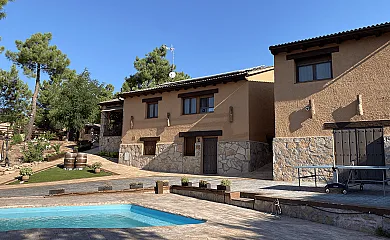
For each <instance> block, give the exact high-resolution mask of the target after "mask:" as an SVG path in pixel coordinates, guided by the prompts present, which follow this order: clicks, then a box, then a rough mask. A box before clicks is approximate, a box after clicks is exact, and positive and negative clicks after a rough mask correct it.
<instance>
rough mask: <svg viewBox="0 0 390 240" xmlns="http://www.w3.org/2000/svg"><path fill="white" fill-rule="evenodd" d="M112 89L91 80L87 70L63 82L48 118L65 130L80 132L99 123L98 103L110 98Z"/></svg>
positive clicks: (109, 86)
mask: <svg viewBox="0 0 390 240" xmlns="http://www.w3.org/2000/svg"><path fill="white" fill-rule="evenodd" d="M113 90H114V87H113V86H112V85H111V84H108V85H105V84H102V83H99V82H98V81H97V80H93V79H91V76H90V73H89V71H88V70H84V71H83V72H82V73H81V74H79V75H77V76H75V77H72V78H69V79H67V80H66V81H63V83H62V84H61V88H60V93H59V94H58V95H57V96H56V97H55V98H54V100H53V101H52V103H51V105H50V110H49V118H50V119H52V120H53V121H55V122H56V123H58V124H60V125H61V126H62V127H65V128H66V129H67V130H81V129H82V128H83V127H84V126H85V124H86V123H93V122H99V121H100V108H99V106H98V103H99V102H101V101H105V100H108V99H111V98H112V95H113V93H112V92H113Z"/></svg>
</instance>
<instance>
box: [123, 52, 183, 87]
mask: <svg viewBox="0 0 390 240" xmlns="http://www.w3.org/2000/svg"><path fill="white" fill-rule="evenodd" d="M166 55H167V49H166V47H165V46H164V45H162V46H161V47H159V48H155V49H154V50H153V51H152V52H150V53H147V54H146V55H145V57H144V58H139V57H136V58H135V61H134V68H135V69H136V70H137V72H136V73H135V74H133V75H130V76H129V77H126V78H125V82H124V83H123V85H122V90H121V91H122V92H128V91H133V90H136V89H145V88H150V87H154V86H156V85H159V84H162V83H165V82H172V81H179V80H184V79H188V78H190V76H189V75H187V74H185V73H184V72H177V73H176V77H175V78H174V79H171V78H170V77H169V72H171V71H174V70H175V69H176V66H175V65H173V64H170V63H169V61H168V59H166Z"/></svg>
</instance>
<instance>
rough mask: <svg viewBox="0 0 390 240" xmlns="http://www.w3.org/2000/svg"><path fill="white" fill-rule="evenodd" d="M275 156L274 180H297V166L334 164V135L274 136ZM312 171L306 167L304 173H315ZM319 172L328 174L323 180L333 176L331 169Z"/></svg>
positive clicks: (319, 172)
mask: <svg viewBox="0 0 390 240" xmlns="http://www.w3.org/2000/svg"><path fill="white" fill-rule="evenodd" d="M273 158H274V159H273V177H274V180H281V181H293V180H296V179H297V170H296V169H294V167H295V166H302V165H332V164H333V162H334V150H333V137H303V138H274V140H273ZM312 171H314V170H311V169H304V170H303V171H302V174H305V175H308V174H314V172H312ZM317 174H320V175H326V176H325V177H324V178H322V179H323V180H327V179H329V178H330V177H331V176H332V175H331V172H330V170H321V171H320V170H319V171H318V172H317Z"/></svg>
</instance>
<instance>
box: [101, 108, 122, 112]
mask: <svg viewBox="0 0 390 240" xmlns="http://www.w3.org/2000/svg"><path fill="white" fill-rule="evenodd" d="M118 110H122V111H123V108H110V109H103V110H102V112H112V111H118Z"/></svg>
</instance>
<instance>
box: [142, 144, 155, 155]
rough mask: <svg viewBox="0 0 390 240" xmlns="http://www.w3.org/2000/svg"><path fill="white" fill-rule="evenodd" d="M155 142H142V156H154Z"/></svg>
mask: <svg viewBox="0 0 390 240" xmlns="http://www.w3.org/2000/svg"><path fill="white" fill-rule="evenodd" d="M156 143H157V142H156V141H144V155H156Z"/></svg>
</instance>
